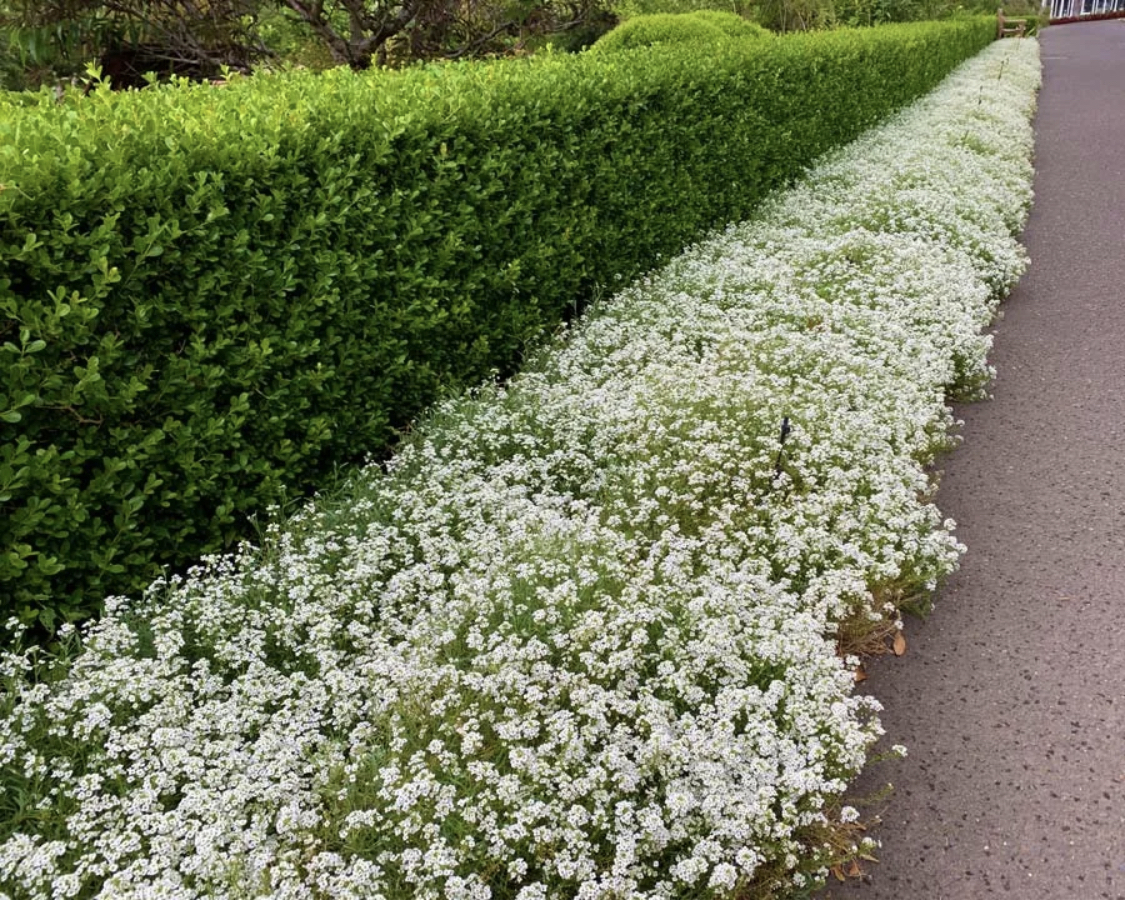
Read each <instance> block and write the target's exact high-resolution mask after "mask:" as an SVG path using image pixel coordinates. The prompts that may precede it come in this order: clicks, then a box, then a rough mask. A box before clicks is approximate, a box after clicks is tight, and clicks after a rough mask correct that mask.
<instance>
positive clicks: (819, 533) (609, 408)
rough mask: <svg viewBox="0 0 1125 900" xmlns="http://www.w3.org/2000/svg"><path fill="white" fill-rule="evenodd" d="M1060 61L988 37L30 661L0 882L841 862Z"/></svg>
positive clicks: (288, 881)
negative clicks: (1044, 75)
mask: <svg viewBox="0 0 1125 900" xmlns="http://www.w3.org/2000/svg"><path fill="white" fill-rule="evenodd" d="M1038 79H1039V64H1038V49H1037V46H1036V44H1035V43H1034V42H1033V41H1029V40H1024V41H1018V42H1017V41H1005V42H1002V43H998V44H996V45H994V46H992V47H991V48H989V49H988V50H987V51H985V52H984V53H983V54H981V55H980V56H979V57H977V58H976V59H974V60H972V61H970V62H969V63H967V64H965V65H964V66H963V67H962V68H961V69H959V70H958V71H957V72H956V73H954V74H953V75H952V76H951V77H950V78H949V79H947V81H946V82H945V83H944V84H943V85H942V87H941V88H940V89H939V90H938V91H936V92H935V93H934V94H932V95H931V96H929V97H927V98H925V99H924V100H922V101H920V102H919V103H917V104H915V105H914V106H913V107H912V108H910V109H909V110H908V111H906V112H905V113H903V114H901V115H899V116H898V117H896V118H895V119H894V120H893V121H891V122H889V123H888V124H886V125H884V126H882V127H880V128H878V129H876V130H874V131H872V132H870V133H869V134H867V135H866V136H865V137H864V138H862V139H861V140H860V141H859V142H857V143H855V144H854V145H852V146H850V147H848V148H846V149H845V150H843V151H841V152H839V153H837V154H836V155H834V156H832V157H831V158H830V159H827V160H825V161H824V162H823V163H822V164H821V165H820V166H819V167H818V168H817V169H816V170H815V171H813V172H812V173H810V174H809V176H808V177H807V178H806V179H805V180H804V181H803V182H802V183H800V184H799V185H797V186H796V187H795V188H793V189H792V190H790V191H788V192H786V193H784V194H782V195H779V196H777V197H776V198H775V199H774V200H772V201H771V202H770V203H768V204H767V206H766V208H765V209H763V210H762V211H761V213H760V214H759V215H758V216H757V217H755V218H754V220H753V221H750V222H746V223H743V224H739V225H736V226H732V227H730V228H729V229H728V230H727V231H726V232H724V233H722V234H719V235H717V236H715V237H713V238H712V239H711V240H708V241H707V242H705V243H702V244H700V245H698V246H696V247H694V248H692V249H690V250H689V251H688V252H686V253H685V254H683V255H682V256H681V257H679V258H678V259H676V260H675V261H673V262H672V263H670V264H669V265H668V266H667V267H666V268H665V269H663V270H662V271H660V272H658V273H657V274H655V275H653V276H652V277H651V278H649V279H648V280H646V281H644V282H643V283H639V284H636V285H634V286H632V287H630V288H629V289H627V290H625V291H624V292H622V293H621V294H620V295H618V296H617V297H615V298H614V299H612V300H611V301H609V302H606V303H604V304H601V305H600V306H598V307H596V308H595V309H593V310H592V311H591V312H590V314H589V315H587V316H586V317H585V319H584V320H583V321H582V322H581V323H580V324H579V325H578V326H577V327H576V328H575V329H573V331H572V333H570V334H569V335H566V336H565V337H563V338H561V339H560V340H558V341H557V342H555V344H553V345H552V346H550V347H549V348H547V349H546V350H544V351H543V352H542V353H541V354H540V355H539V357H538V358H537V359H535V360H534V361H533V362H532V363H531V365H530V366H529V367H528V368H527V370H526V371H525V372H524V373H523V374H522V375H520V376H519V377H517V378H515V379H514V380H513V381H512V382H511V383H509V384H507V385H505V386H488V387H485V388H482V389H480V390H479V391H478V392H476V393H475V394H473V395H472V396H468V397H462V398H460V399H457V400H454V401H451V402H449V403H446V404H445V405H443V406H441V407H440V408H439V409H437V410H435V411H434V413H433V414H432V416H431V417H430V418H429V419H428V420H427V421H426V422H425V423H424V424H423V425H422V426H421V427H420V428H419V429H418V432H417V433H416V434H415V435H414V436H413V438H412V439H411V440H410V441H409V442H408V443H407V445H406V446H405V447H404V448H403V449H402V451H401V453H400V454H399V455H398V456H397V457H396V458H395V459H394V460H393V461H392V462H391V463H390V464H389V465H387V466H372V467H370V468H369V469H367V470H365V471H364V472H362V473H361V474H360V475H359V476H357V478H356V479H355V480H354V482H353V483H352V484H351V485H350V486H349V487H348V488H347V489H346V490H344V491H342V492H341V493H339V495H337V496H333V497H330V498H321V499H320V500H319V501H318V502H316V503H315V504H313V505H312V506H310V507H309V508H308V509H307V510H305V511H304V512H302V513H300V514H299V515H297V516H296V517H295V518H294V519H293V520H291V521H290V522H288V523H286V524H285V525H283V526H274V527H273V528H271V529H270V531H269V533H268V535H267V537H266V539H265V541H264V542H263V546H262V547H261V548H257V549H254V548H247V549H245V550H244V551H243V554H242V556H241V557H239V558H233V559H229V558H228V559H216V560H211V561H210V562H209V563H208V564H207V565H206V566H204V567H202V568H200V569H198V570H196V571H194V572H193V573H192V574H190V575H189V576H188V577H187V578H186V579H170V580H169V581H168V582H167V583H164V584H159V585H157V586H155V587H154V588H153V590H152V591H150V592H149V594H148V595H147V596H146V597H144V598H142V599H137V600H131V601H126V600H118V601H116V602H113V603H110V604H109V607H108V609H107V612H106V615H105V617H104V618H103V619H102V620H101V621H100V622H99V623H97V624H96V625H93V626H90V627H88V628H87V629H86V630H85V632H84V633H83V634H82V635H81V642H80V649H79V648H78V645H77V643H76V645H75V649H74V650H73V652H70V653H63V654H62V655H61V656H60V657H59V658H57V659H47V658H37V654H38V653H39V651H28V652H26V653H20V654H17V653H10V654H8V655H7V656H6V657H5V658H4V660H3V664H2V665H3V669H2V672H0V677H2V678H3V679H4V682H5V685H6V687H5V688H4V692H3V693H0V768H2V772H3V776H2V779H0V892H6V893H5V895H6V896H7V897H10V898H67V897H100V898H185V900H186V898H202V897H231V898H234V897H256V896H269V897H276V898H293V900H297V898H301V900H304V898H309V897H324V898H333V900H336V898H387V900H392V898H405V897H410V898H419V900H422V898H426V900H430V898H432V900H437V898H447V900H486V898H505V900H506V898H512V900H548V898H578V900H600V898H607V900H608V898H615V900H625V898H628V900H649V898H653V900H655V898H678V897H687V896H691V897H701V898H706V897H736V896H753V895H755V893H761V894H764V893H765V892H767V891H777V890H781V889H783V888H784V886H785V885H786V884H789V885H798V886H799V885H805V884H808V883H809V882H810V879H815V878H816V876H817V874H818V866H823V861H822V860H818V858H817V856H816V850H817V848H816V847H810V846H809V845H808V839H807V836H808V835H809V834H810V833H815V829H816V828H817V827H819V826H824V825H826V824H828V823H829V819H830V816H834V817H835V820H836V821H837V822H839V823H840V825H841V827H845V826H847V825H849V824H850V823H852V822H854V820H855V818H856V815H857V813H856V811H855V810H854V809H852V808H851V807H843V808H842V809H839V807H838V803H837V801H838V798H839V795H840V794H841V792H842V791H843V789H844V787H845V786H846V783H847V781H848V779H849V778H850V777H851V776H853V775H854V774H855V773H856V772H857V771H858V770H859V768H860V767H861V765H862V764H863V761H864V755H865V752H866V750H867V749H868V747H869V746H870V744H871V742H872V740H873V739H874V738H875V737H876V736H877V735H878V734H879V733H880V726H879V724H878V721H877V719H876V713H877V712H878V704H877V702H876V701H875V700H873V699H871V698H868V697H863V696H857V695H855V694H853V691H852V687H853V675H852V673H851V671H850V668H849V665H854V660H849V659H844V658H841V657H840V655H839V654H838V652H837V642H836V628H837V626H838V624H839V623H841V622H843V621H845V620H849V619H854V618H855V617H856V616H867V617H871V618H873V619H878V618H881V617H883V616H886V615H887V611H886V610H885V609H884V608H883V606H884V604H885V602H886V599H885V598H886V596H888V592H887V591H884V590H882V589H883V588H885V587H887V586H897V588H899V591H898V594H896V596H898V595H901V594H902V593H903V592H904V591H908V590H916V589H920V590H932V588H933V587H934V585H935V584H936V582H937V580H938V579H939V578H940V577H942V576H943V575H944V574H946V573H948V572H949V571H950V570H951V569H952V568H953V567H954V565H955V564H956V559H957V555H958V552H959V547H958V545H957V543H956V541H955V540H954V538H953V537H952V534H951V528H952V523H951V522H949V521H948V520H944V521H943V519H942V517H941V515H940V513H939V512H938V510H937V509H936V508H935V507H934V506H933V505H932V503H930V502H929V499H928V498H929V495H930V490H929V489H930V484H929V477H928V475H927V472H926V469H925V466H926V464H927V462H928V461H930V460H931V459H932V458H933V457H934V455H935V453H937V452H938V451H939V450H941V449H943V448H945V447H947V446H948V445H949V444H950V442H951V441H950V438H949V436H948V435H949V428H950V426H951V424H953V423H952V418H951V414H950V411H949V408H948V405H947V402H948V398H949V397H950V396H951V395H953V394H956V395H963V396H972V395H976V394H979V393H981V391H982V390H983V388H984V386H985V385H986V384H987V382H988V378H989V374H990V373H989V369H988V365H987V362H986V352H987V350H988V347H989V339H988V337H987V336H984V335H982V334H981V330H982V328H983V327H984V326H986V325H987V324H988V323H989V322H990V321H991V319H992V317H993V314H994V311H995V307H996V304H997V302H998V301H999V299H1000V297H1001V296H1002V294H1003V292H1004V291H1005V290H1006V289H1007V288H1008V286H1010V285H1011V284H1012V282H1013V281H1014V280H1015V279H1016V278H1017V277H1018V275H1019V273H1020V272H1021V270H1022V267H1023V265H1024V262H1025V260H1024V256H1023V253H1022V251H1021V249H1020V247H1019V245H1018V244H1017V243H1016V242H1015V240H1014V239H1013V237H1012V235H1013V233H1014V232H1015V231H1017V230H1018V229H1019V227H1020V226H1021V224H1022V222H1023V220H1024V216H1025V215H1026V211H1027V209H1028V206H1029V204H1030V200H1031V189H1030V184H1031V174H1032V170H1031V165H1030V161H1029V158H1030V152H1031V141H1032V135H1031V130H1030V126H1029V119H1030V115H1031V112H1032V110H1033V106H1034V97H1035V90H1036V88H1037V86H1038ZM890 610H891V613H892V614H895V608H894V606H891V607H890ZM64 640H67V641H77V640H78V638H77V637H69V636H68V637H64ZM834 809H837V810H838V812H836V813H832V812H831V811H832V810H834Z"/></svg>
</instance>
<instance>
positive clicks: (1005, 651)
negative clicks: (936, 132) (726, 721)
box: [821, 20, 1125, 900]
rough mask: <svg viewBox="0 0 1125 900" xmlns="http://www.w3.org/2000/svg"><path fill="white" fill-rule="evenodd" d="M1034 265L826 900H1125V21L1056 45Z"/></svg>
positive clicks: (1041, 144) (1002, 324)
mask: <svg viewBox="0 0 1125 900" xmlns="http://www.w3.org/2000/svg"><path fill="white" fill-rule="evenodd" d="M1041 40H1042V52H1043V67H1044V84H1043V90H1042V92H1041V94H1040V97H1039V112H1038V115H1037V119H1036V182H1035V190H1036V201H1035V207H1034V209H1033V212H1032V215H1031V220H1030V222H1029V223H1028V227H1027V230H1026V232H1025V234H1024V242H1025V243H1026V245H1027V247H1028V250H1029V251H1030V253H1031V258H1032V267H1031V269H1030V270H1029V272H1028V273H1027V274H1026V275H1025V276H1024V278H1023V280H1022V281H1021V282H1020V284H1019V285H1018V286H1017V288H1016V289H1015V291H1014V292H1013V293H1012V295H1011V297H1010V298H1009V299H1008V301H1007V303H1006V304H1005V306H1004V312H1003V318H1002V320H1001V321H999V322H998V324H997V328H996V346H995V349H994V351H993V354H992V362H993V364H994V365H995V366H996V367H997V369H998V371H999V376H998V378H997V381H996V383H995V385H994V389H993V393H994V398H993V399H992V400H990V401H987V402H984V403H979V404H975V405H972V406H966V407H963V408H960V409H959V410H957V415H958V416H959V417H960V418H963V419H964V420H965V423H966V424H965V428H964V429H963V432H962V433H963V435H964V439H965V442H964V444H963V445H962V446H961V447H960V448H959V449H957V450H956V451H955V452H954V453H952V454H951V455H950V456H948V457H946V458H945V459H944V460H942V461H941V464H940V467H941V468H942V469H944V471H945V477H944V478H943V480H942V484H941V489H940V492H939V495H938V504H939V506H941V508H942V510H943V511H944V512H945V513H946V514H947V515H950V516H952V517H953V518H955V519H956V520H957V521H958V523H959V528H958V536H959V537H960V539H961V540H962V542H964V543H965V544H966V545H967V546H968V548H969V551H968V554H967V555H966V556H965V558H964V560H963V562H962V567H961V571H960V572H959V573H958V574H957V575H956V576H954V577H953V578H952V579H950V581H949V583H948V584H947V585H946V586H945V587H944V588H943V589H942V590H941V591H940V592H939V594H938V597H937V605H936V608H935V610H934V612H933V614H932V615H931V616H930V617H929V619H928V620H927V621H925V622H918V621H916V620H915V621H908V623H907V627H906V635H907V638H908V641H909V648H908V651H907V654H906V655H905V656H903V657H902V658H900V659H896V658H894V657H889V658H887V659H883V660H878V661H876V662H875V663H874V664H873V665H871V666H869V671H870V673H871V677H870V679H869V681H868V682H867V683H866V684H865V687H867V688H869V689H870V692H871V693H873V694H875V695H876V696H877V697H878V698H879V699H880V700H881V701H882V702H883V703H884V705H885V706H886V712H885V713H884V714H883V723H884V725H885V727H886V729H887V732H888V735H887V738H886V739H885V743H886V744H887V745H890V744H896V743H902V744H905V745H907V746H908V748H909V756H908V757H907V758H906V759H904V760H893V761H886V762H882V763H875V764H873V765H872V766H871V767H869V769H868V771H867V772H866V773H865V774H864V775H863V777H862V778H861V780H860V782H859V784H858V785H857V789H856V794H857V795H862V794H865V793H868V794H869V793H871V792H874V791H876V790H878V788H879V787H880V786H882V785H884V784H886V783H887V782H892V783H893V784H894V785H895V790H894V792H893V794H892V795H891V796H890V797H889V798H888V799H887V800H885V801H879V802H876V803H874V804H873V805H871V806H868V807H865V808H864V809H863V812H864V814H865V815H872V814H880V815H881V817H882V820H883V824H882V825H881V826H880V827H879V828H878V829H876V830H875V831H874V832H873V833H874V834H875V836H876V837H878V838H880V839H881V840H882V843H883V848H882V851H881V853H879V854H878V855H879V856H880V863H879V864H878V865H868V866H866V877H865V878H864V879H862V880H857V881H853V882H848V883H845V884H836V883H835V882H833V884H832V885H830V886H829V888H828V889H827V890H826V891H825V892H824V893H823V894H822V895H821V896H822V897H823V898H832V900H844V898H847V900H857V898H858V900H891V898H894V900H907V898H909V900H976V898H986V897H1008V898H1014V900H1095V898H1111V900H1125V21H1120V20H1119V21H1107V22H1098V23H1086V24H1076V25H1066V26H1056V27H1055V28H1050V29H1047V30H1046V32H1045V33H1044V34H1043V36H1042V39H1041Z"/></svg>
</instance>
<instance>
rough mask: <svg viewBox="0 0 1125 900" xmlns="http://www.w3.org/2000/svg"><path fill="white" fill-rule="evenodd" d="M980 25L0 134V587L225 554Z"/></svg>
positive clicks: (533, 65)
mask: <svg viewBox="0 0 1125 900" xmlns="http://www.w3.org/2000/svg"><path fill="white" fill-rule="evenodd" d="M994 28H995V23H994V20H993V19H979V20H971V21H958V22H950V23H941V24H937V23H930V24H922V25H911V26H895V27H888V28H885V29H874V30H865V31H854V32H847V31H839V32H833V33H828V34H820V35H808V36H798V37H794V38H787V39H785V40H780V41H762V40H757V39H752V40H725V41H722V42H721V44H720V45H717V46H707V47H702V46H698V45H687V46H682V47H674V48H651V49H642V50H635V51H628V52H622V53H614V54H584V55H581V56H577V57H574V56H550V55H548V56H543V57H535V58H531V59H529V60H522V61H508V62H504V63H499V64H491V65H486V64H477V63H474V64H464V65H453V66H450V65H443V66H432V67H429V68H424V69H415V70H409V71H406V72H402V73H373V74H367V75H362V76H360V75H356V74H354V73H351V72H349V71H347V70H333V71H331V72H328V73H324V74H322V75H314V74H311V73H301V72H295V73H288V74H284V75H277V76H269V77H257V76H255V77H254V78H252V79H243V80H240V81H236V82H234V83H232V84H231V85H230V86H229V87H226V88H222V89H214V88H208V87H206V86H198V85H197V86H188V85H184V84H180V85H177V86H165V87H160V88H155V89H151V90H146V91H144V92H139V93H118V94H114V93H111V92H109V91H108V90H99V91H97V92H95V93H94V94H93V95H91V96H90V97H87V98H81V97H73V98H71V97H68V98H66V99H65V101H64V102H62V103H56V102H55V100H54V98H53V97H52V96H50V95H49V94H44V95H42V97H41V99H40V102H39V105H38V106H36V107H34V108H26V109H19V108H11V109H8V110H6V111H5V115H4V117H3V118H2V120H0V133H2V135H3V140H2V141H0V185H2V186H3V189H2V190H0V315H2V318H0V385H3V387H2V388H0V391H3V393H2V394H0V596H2V597H3V598H4V600H5V602H6V604H7V606H6V611H9V612H15V613H16V614H18V615H19V616H20V617H21V618H23V619H25V620H32V619H38V620H39V621H40V622H42V624H43V625H44V626H45V627H47V628H51V627H54V626H55V625H56V624H57V622H58V621H59V620H60V619H72V620H73V619H79V618H82V617H85V616H88V615H90V614H92V613H94V612H96V610H97V609H98V607H99V604H100V602H101V600H102V599H103V598H104V597H105V596H106V595H107V594H109V593H114V592H134V591H138V590H140V589H141V588H142V587H143V586H144V585H145V584H146V583H148V581H149V580H150V579H151V578H152V577H153V576H154V575H156V574H158V573H159V572H160V570H161V567H162V566H165V565H168V566H172V567H174V568H175V567H181V566H183V565H184V564H185V563H186V562H188V561H190V560H193V559H195V558H197V557H198V556H199V555H200V554H203V553H207V552H211V551H215V550H220V549H222V548H224V547H229V546H230V545H231V543H232V542H233V541H235V540H236V539H237V538H239V537H240V536H245V535H246V534H247V533H248V528H249V525H248V523H249V519H250V518H251V517H252V516H254V515H255V514H259V513H261V512H262V510H264V509H265V508H266V507H267V506H268V505H270V504H275V503H279V502H282V501H283V500H284V498H285V497H286V496H287V494H286V490H287V489H288V490H289V491H291V492H294V493H301V492H306V491H308V490H310V489H311V488H312V487H313V486H315V485H317V484H323V483H324V481H325V480H326V478H328V477H329V476H330V475H331V473H332V472H333V470H334V468H335V467H337V466H339V465H342V464H348V463H351V462H354V461H356V460H358V459H360V458H362V457H364V456H365V455H368V454H381V453H383V452H384V451H385V450H386V448H387V447H388V446H389V444H390V442H391V441H392V440H393V438H394V437H395V434H396V431H397V430H398V429H401V428H404V427H406V426H408V424H409V422H410V421H411V419H412V417H413V416H415V415H416V414H417V413H418V412H419V411H420V410H421V409H422V408H423V407H425V406H426V405H427V404H429V403H430V402H432V401H433V400H434V399H435V398H436V397H437V396H439V395H440V394H442V393H443V392H447V391H451V390H456V389H458V388H459V387H461V386H464V385H466V384H472V383H474V382H477V381H479V380H480V379H481V378H483V377H486V376H487V375H488V374H489V373H490V372H493V371H499V372H500V373H506V372H509V371H511V370H512V368H513V367H514V366H515V365H516V364H518V362H519V359H520V357H521V352H522V351H523V350H524V348H525V347H526V346H527V344H528V342H529V341H534V340H536V339H537V338H538V337H539V336H540V335H541V334H542V333H543V332H544V330H547V329H551V328H554V327H555V326H556V325H557V324H558V323H559V322H560V321H561V320H562V319H563V318H564V317H565V316H566V315H567V314H568V313H570V312H572V311H573V310H574V308H575V303H576V298H586V297H590V296H591V295H592V293H593V292H595V291H596V290H597V289H598V286H599V285H606V284H613V283H615V282H616V281H617V280H618V279H622V278H629V277H631V276H633V275H635V274H636V273H638V272H640V271H643V270H644V269H646V268H649V267H651V266H652V265H653V264H655V263H656V262H658V261H659V260H660V259H661V258H662V257H663V256H665V255H667V254H671V253H674V252H676V251H678V250H679V249H680V248H682V247H683V245H684V244H686V243H688V242H690V241H691V240H693V239H695V238H696V237H698V236H699V235H700V234H701V233H702V232H704V231H705V230H706V229H709V228H712V227H715V226H719V225H722V224H724V223H726V222H730V221H733V220H737V219H741V218H744V217H745V216H746V215H747V214H748V213H749V212H750V211H751V210H752V209H753V207H754V205H755V204H756V203H757V202H758V201H759V200H760V199H761V198H762V196H763V195H764V194H765V193H766V192H767V191H769V190H771V189H773V188H775V187H777V186H778V185H781V184H783V183H785V182H787V181H788V180H790V179H792V178H793V177H795V176H796V175H798V174H799V173H800V172H801V171H802V169H803V168H804V167H805V166H806V165H808V164H809V163H810V162H811V161H812V160H813V159H814V158H815V157H816V156H817V155H819V154H821V153H823V152H824V151H825V150H827V149H828V148H830V147H832V146H835V145H838V144H840V143H842V142H845V141H848V140H850V139H852V138H854V137H855V136H856V135H857V134H859V132H861V131H862V130H863V129H865V128H867V127H868V126H870V125H871V124H873V123H874V122H876V121H877V120H879V119H880V118H882V117H884V116H886V115H887V114H888V113H889V112H891V111H892V110H894V109H896V108H898V107H899V106H901V105H902V104H904V103H906V102H908V101H910V100H912V99H913V98H915V97H917V96H919V95H920V94H922V93H923V92H925V91H927V90H929V89H930V88H932V87H933V86H934V85H935V84H936V83H937V82H938V81H939V80H940V79H941V78H942V77H943V76H944V75H945V74H946V73H947V72H948V71H949V70H950V69H952V68H953V67H954V66H955V65H956V64H957V63H959V62H960V61H962V60H963V59H965V58H967V57H969V56H971V55H973V54H974V53H975V52H976V51H978V50H979V49H980V48H981V47H982V46H984V45H985V44H987V43H988V42H989V41H990V40H991V39H992V36H993V33H994Z"/></svg>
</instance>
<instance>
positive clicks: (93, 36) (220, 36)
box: [0, 0, 269, 83]
mask: <svg viewBox="0 0 1125 900" xmlns="http://www.w3.org/2000/svg"><path fill="white" fill-rule="evenodd" d="M259 5H260V3H259V0H10V2H8V3H6V4H4V7H3V9H2V12H0V26H2V27H3V28H4V30H5V31H6V32H7V33H8V36H9V40H10V42H11V43H12V44H13V45H14V46H15V47H16V48H17V50H18V52H19V53H20V55H21V57H22V59H23V61H24V63H25V65H26V64H32V65H48V66H50V67H51V68H52V69H53V70H54V71H55V73H56V74H58V75H67V74H72V73H73V72H76V71H81V70H82V68H83V66H84V65H85V64H86V63H87V62H89V61H90V60H92V59H96V60H98V61H100V62H101V63H102V66H103V68H104V69H106V71H107V72H108V74H109V75H110V76H111V78H113V79H114V80H115V81H117V82H123V83H143V75H144V73H145V72H146V71H149V70H152V71H156V72H158V73H176V74H187V75H194V76H198V77H210V76H212V75H214V74H216V73H218V72H219V71H220V70H221V69H222V68H223V67H224V66H227V67H230V68H236V69H242V70H249V69H250V68H251V67H252V66H253V64H254V63H255V62H257V61H258V60H260V59H262V58H263V57H265V56H266V55H268V52H269V51H268V48H267V47H265V46H264V44H263V43H262V42H261V40H260V39H259V38H258V35H257V27H256V26H257V18H258V16H257V13H258V8H259Z"/></svg>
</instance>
